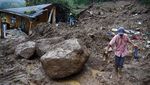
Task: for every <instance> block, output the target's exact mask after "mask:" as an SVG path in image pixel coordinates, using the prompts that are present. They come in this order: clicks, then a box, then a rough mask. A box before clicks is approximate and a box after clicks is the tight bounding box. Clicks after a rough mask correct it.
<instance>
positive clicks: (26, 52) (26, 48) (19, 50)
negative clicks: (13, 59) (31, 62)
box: [15, 41, 36, 59]
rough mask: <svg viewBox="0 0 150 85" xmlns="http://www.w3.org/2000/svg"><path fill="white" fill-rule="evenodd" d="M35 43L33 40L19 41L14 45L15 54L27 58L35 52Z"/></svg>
mask: <svg viewBox="0 0 150 85" xmlns="http://www.w3.org/2000/svg"><path fill="white" fill-rule="evenodd" d="M35 45H36V43H35V42H33V41H28V42H25V43H21V44H19V45H17V46H16V49H15V54H16V55H17V56H21V57H24V58H26V59H28V58H30V57H31V56H32V55H33V54H34V53H35Z"/></svg>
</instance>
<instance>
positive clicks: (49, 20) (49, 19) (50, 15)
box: [48, 8, 54, 23]
mask: <svg viewBox="0 0 150 85" xmlns="http://www.w3.org/2000/svg"><path fill="white" fill-rule="evenodd" d="M53 10H54V8H52V9H51V13H50V14H49V18H48V23H50V22H51V17H52V13H53Z"/></svg>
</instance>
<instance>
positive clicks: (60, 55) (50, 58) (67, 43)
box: [15, 37, 89, 79]
mask: <svg viewBox="0 0 150 85" xmlns="http://www.w3.org/2000/svg"><path fill="white" fill-rule="evenodd" d="M59 40H60V41H61V42H60V41H59ZM36 42H37V43H35V42H33V41H28V42H25V43H21V44H19V45H18V46H17V47H16V50H15V54H16V55H17V56H21V57H23V58H26V59H29V58H31V57H32V56H33V55H34V53H37V55H38V56H40V57H41V59H40V60H41V63H42V66H43V69H44V70H45V73H46V74H47V75H48V76H49V77H50V78H53V79H56V78H64V77H68V76H70V75H72V74H75V73H77V72H79V71H80V70H81V69H82V68H83V66H84V64H85V63H86V61H87V60H88V58H89V50H88V49H87V48H86V47H85V46H84V45H81V44H80V43H79V40H78V39H69V40H63V39H62V38H60V37H56V38H53V39H52V38H50V39H40V40H37V41H36ZM56 42H60V43H56Z"/></svg>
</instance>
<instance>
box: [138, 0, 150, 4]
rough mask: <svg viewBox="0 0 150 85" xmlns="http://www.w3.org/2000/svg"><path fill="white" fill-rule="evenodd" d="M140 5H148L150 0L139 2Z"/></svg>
mask: <svg viewBox="0 0 150 85" xmlns="http://www.w3.org/2000/svg"><path fill="white" fill-rule="evenodd" d="M139 1H140V2H141V3H142V4H146V5H150V0H139Z"/></svg>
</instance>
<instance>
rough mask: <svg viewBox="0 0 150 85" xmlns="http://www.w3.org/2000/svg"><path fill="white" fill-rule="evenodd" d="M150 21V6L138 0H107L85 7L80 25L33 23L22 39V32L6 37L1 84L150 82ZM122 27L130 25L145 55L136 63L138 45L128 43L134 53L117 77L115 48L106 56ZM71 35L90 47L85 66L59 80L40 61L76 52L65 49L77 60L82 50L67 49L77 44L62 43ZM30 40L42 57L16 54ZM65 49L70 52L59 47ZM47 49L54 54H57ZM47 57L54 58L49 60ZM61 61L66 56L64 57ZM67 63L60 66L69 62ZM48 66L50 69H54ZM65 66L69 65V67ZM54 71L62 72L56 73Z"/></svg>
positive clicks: (1, 43)
mask: <svg viewBox="0 0 150 85" xmlns="http://www.w3.org/2000/svg"><path fill="white" fill-rule="evenodd" d="M149 22H150V10H149V8H148V7H145V6H143V5H140V4H138V3H137V2H135V0H133V1H129V0H128V1H116V3H114V2H104V3H102V4H94V5H93V7H91V8H89V9H88V10H86V11H85V12H83V13H82V14H81V15H80V16H79V21H78V23H79V24H78V25H77V26H76V27H69V26H68V25H67V24H65V23H59V25H58V26H57V27H56V28H55V29H53V27H52V26H51V24H48V23H41V24H39V25H38V26H37V27H35V28H33V30H32V34H31V35H30V36H29V38H28V37H27V38H26V37H24V38H23V37H22V38H20V37H19V36H18V37H15V38H7V39H1V40H0V48H1V49H0V50H1V52H0V68H1V69H0V84H12V85H13V84H20V85H27V84H31V85H34V84H35V85H36V84H37V85H38V84H39V85H49V84H51V85H72V84H74V83H75V84H77V85H78V84H79V85H103V84H104V85H149V81H150V77H149V76H150V68H149V67H150V62H149V61H150V58H149V56H150V49H149V45H150V44H149V43H150V42H149V41H150V37H149V32H150V31H149V27H150V23H149ZM119 26H123V27H125V28H126V33H127V34H128V35H129V36H130V38H131V40H132V41H133V42H134V43H135V44H137V45H138V46H139V53H138V54H139V56H140V57H139V62H136V63H135V62H133V49H132V46H129V50H130V53H131V55H130V57H126V60H125V65H124V69H123V76H122V77H121V78H119V79H118V78H117V76H116V75H115V72H114V55H113V53H110V54H109V57H108V58H106V59H104V52H105V50H104V48H105V47H106V46H107V44H108V42H109V41H110V39H111V38H112V37H113V36H114V35H115V34H116V30H117V29H116V28H118V27H119ZM13 34H15V33H13ZM72 38H77V39H78V40H79V41H80V42H81V43H82V44H83V45H85V46H86V47H87V49H88V50H89V51H90V56H89V59H88V61H87V63H86V64H85V68H83V71H81V73H79V74H78V75H75V76H74V75H73V76H71V78H70V77H69V78H68V79H63V80H58V81H57V80H52V79H50V78H49V77H47V75H46V74H44V73H45V70H47V69H43V68H42V66H43V65H42V64H41V63H40V59H39V57H41V56H42V57H44V58H45V57H46V58H47V57H48V58H50V60H51V58H57V56H59V54H65V53H66V52H69V54H71V55H67V53H66V55H64V56H62V55H61V57H63V59H67V58H68V57H69V56H73V60H71V58H70V57H69V60H71V61H74V57H79V58H80V57H81V56H76V55H77V54H78V51H77V52H76V51H74V50H71V51H70V50H69V49H68V48H69V47H73V46H76V45H71V46H69V47H68V45H70V44H65V43H63V44H61V45H58V44H59V43H62V42H65V41H66V40H68V39H72ZM27 41H33V42H35V43H36V46H35V54H37V55H33V56H38V57H37V58H36V59H33V60H28V59H24V58H21V59H20V58H17V56H16V55H15V54H14V53H15V48H16V46H17V45H19V44H20V43H23V42H27ZM64 45H65V46H64ZM61 46H63V47H61ZM80 46H82V45H80ZM53 48H55V49H53ZM58 48H59V49H58ZM61 48H62V49H61ZM63 49H64V50H63ZM62 50H63V51H65V52H60V51H62ZM83 50H84V49H83ZM45 53H46V54H45ZM53 53H54V54H53ZM44 54H45V55H44ZM48 54H52V55H53V56H52V55H48ZM41 59H42V58H41ZM81 59H82V58H81ZM86 59H87V58H86ZM47 60H48V61H49V59H47ZM56 60H58V59H56ZM83 60H84V59H83ZM107 60H108V61H109V62H107ZM44 61H46V59H45V60H44ZM66 61H67V60H66ZM62 62H65V61H64V60H62ZM67 62H69V61H67ZM132 62H133V63H132ZM51 63H53V62H51ZM51 63H50V64H51ZM54 63H56V66H58V64H59V65H60V64H61V63H57V62H54ZM64 64H65V63H63V64H62V65H60V66H64ZM44 65H45V64H44ZM77 65H78V63H77ZM49 66H51V65H49ZM49 66H48V67H49ZM66 66H68V64H67V65H66ZM71 66H74V64H73V65H72V64H71V65H69V66H68V68H70V69H71ZM54 67H55V66H54ZM54 67H51V68H54ZM59 69H60V68H59ZM48 70H50V71H51V69H48ZM54 70H55V69H54ZM54 70H53V72H54ZM57 70H58V69H57ZM64 70H67V69H66V67H65V69H64ZM60 71H61V70H60ZM66 72H67V71H66ZM46 73H47V72H46ZM55 73H56V74H57V72H55ZM71 74H72V73H71ZM60 75H61V74H60ZM60 75H59V76H60ZM67 76H69V75H67ZM61 77H62V76H61ZM63 77H64V76H63Z"/></svg>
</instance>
